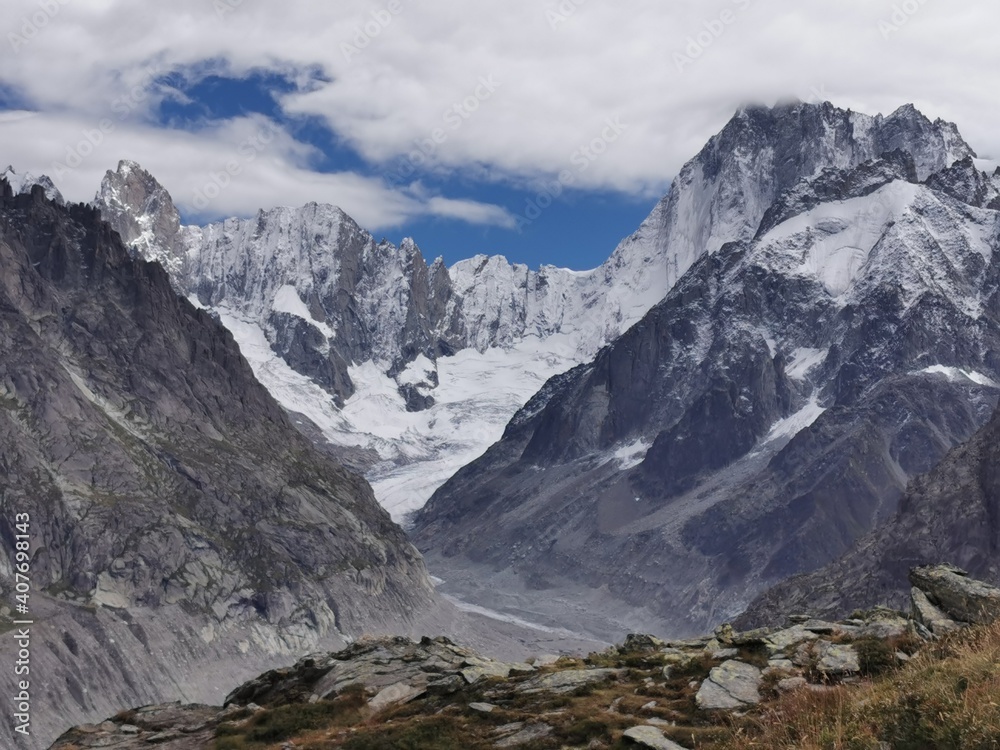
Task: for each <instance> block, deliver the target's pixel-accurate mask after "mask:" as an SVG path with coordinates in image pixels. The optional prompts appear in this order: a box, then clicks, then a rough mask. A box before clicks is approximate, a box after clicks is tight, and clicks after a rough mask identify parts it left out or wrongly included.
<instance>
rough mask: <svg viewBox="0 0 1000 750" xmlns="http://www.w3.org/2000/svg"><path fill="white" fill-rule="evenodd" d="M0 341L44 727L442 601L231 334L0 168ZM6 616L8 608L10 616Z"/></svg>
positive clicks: (257, 663) (279, 656) (83, 211)
mask: <svg viewBox="0 0 1000 750" xmlns="http://www.w3.org/2000/svg"><path fill="white" fill-rule="evenodd" d="M0 352H2V355H3V356H2V357H0V511H2V516H3V520H2V521H0V536H2V538H3V540H4V544H5V545H6V546H8V547H9V548H10V549H13V548H14V536H15V534H16V533H18V532H17V531H16V529H15V528H14V526H13V523H14V518H15V515H16V514H26V515H27V516H29V517H30V533H29V535H30V537H31V549H30V555H31V560H30V570H31V581H32V586H33V589H32V593H31V603H30V612H31V614H32V616H33V618H34V619H35V621H36V624H35V626H34V627H33V630H32V644H33V661H32V668H33V670H37V672H33V674H38V675H39V677H38V678H37V682H35V681H34V680H33V684H34V690H35V693H34V695H35V697H36V699H37V700H38V702H39V705H45V706H47V710H45V711H39V712H38V713H37V714H36V717H35V719H36V724H35V726H34V737H33V740H34V742H36V743H37V742H40V741H42V739H43V738H45V737H46V733H49V734H48V737H49V738H51V737H52V736H54V730H55V729H56V728H57V727H55V726H54V722H57V721H65V717H80V718H84V717H87V716H93V715H95V714H99V713H103V712H104V711H106V710H107V708H108V707H109V706H110V705H115V704H120V703H121V701H122V700H123V699H124V700H128V701H129V702H134V701H136V699H139V700H149V699H155V698H156V697H157V696H164V697H165V696H171V695H172V696H185V697H194V696H203V697H205V698H209V697H211V696H212V695H213V694H214V691H215V690H217V689H219V687H220V684H221V683H223V682H229V681H230V680H232V678H233V677H235V676H236V675H239V674H244V675H245V674H246V673H248V672H253V671H258V670H259V669H260V667H261V666H262V665H266V664H273V663H275V662H276V661H279V660H283V659H286V658H287V657H288V655H289V654H293V653H301V652H302V651H303V650H304V649H309V648H313V647H316V646H318V645H320V644H323V645H325V646H326V647H337V646H340V645H343V644H344V643H345V642H346V640H347V639H349V638H350V637H352V636H356V635H359V634H361V633H362V632H387V631H392V632H399V631H400V630H404V631H405V630H406V628H407V623H409V622H411V621H412V620H414V619H415V618H418V617H420V616H421V615H422V613H425V612H427V611H430V610H431V609H432V608H433V607H434V606H436V599H435V597H434V593H433V587H432V585H431V582H430V580H429V578H428V576H427V572H426V570H425V568H424V564H423V561H422V560H421V558H420V555H419V553H418V552H417V551H416V550H415V549H414V548H413V546H412V545H410V543H409V542H408V541H407V540H406V537H405V535H404V534H403V532H402V530H401V529H400V528H399V527H398V526H396V525H395V524H393V523H392V521H391V520H390V518H389V516H388V514H386V513H385V511H384V510H383V509H382V508H380V507H379V505H378V504H377V502H376V501H375V499H374V497H373V495H372V492H371V488H370V487H369V486H368V485H367V484H366V482H365V481H364V479H362V478H361V477H359V476H357V475H356V474H353V473H351V472H348V471H346V470H344V469H343V468H342V467H341V466H339V465H337V464H336V463H334V462H333V461H331V460H330V459H329V457H327V456H325V455H323V454H321V453H319V452H318V451H316V449H315V448H314V447H313V445H312V444H311V443H310V441H309V440H307V439H306V438H305V437H303V436H302V435H300V434H299V432H298V431H297V430H296V429H295V428H294V427H293V426H292V424H291V422H290V421H289V419H288V417H287V416H286V415H285V413H284V412H283V411H282V409H281V408H280V407H279V406H278V404H277V403H276V402H275V401H274V399H273V398H271V396H270V395H269V394H268V393H267V391H266V390H265V389H264V388H263V387H262V386H261V385H260V384H259V383H258V382H257V381H256V380H255V379H254V376H253V373H252V371H251V370H250V368H249V367H248V365H247V363H246V360H245V359H244V358H243V357H242V356H241V355H240V352H239V349H238V347H237V346H236V343H235V342H234V340H233V338H232V336H230V335H229V333H228V332H227V331H226V330H225V329H224V328H223V327H222V326H220V325H219V324H218V323H217V322H216V321H215V320H213V319H212V318H211V317H210V316H209V315H207V314H206V313H205V312H203V311H199V310H197V309H196V308H195V307H194V306H192V305H191V304H189V303H188V302H187V301H185V300H182V299H180V298H178V297H177V295H176V294H175V293H174V291H173V290H172V288H171V286H170V283H169V280H168V277H167V274H166V273H165V272H164V270H163V269H162V268H161V267H160V266H159V265H157V264H154V263H148V262H146V261H143V260H141V259H137V258H135V257H133V256H132V255H130V254H129V252H128V251H127V249H126V248H125V246H124V245H123V244H122V243H121V241H120V239H119V236H118V234H117V233H115V232H114V231H112V230H111V228H110V227H109V226H108V225H107V224H106V223H104V222H102V221H101V218H100V215H99V213H98V212H97V211H95V210H94V209H93V208H90V207H86V206H83V205H74V206H68V207H66V206H63V205H60V204H59V203H57V202H54V201H52V200H50V199H49V198H47V197H46V194H45V190H44V186H42V185H35V186H33V187H32V188H31V189H30V191H29V192H27V193H21V194H17V195H15V194H14V192H13V190H12V188H11V186H10V185H9V184H8V183H7V182H6V181H3V180H0ZM12 564H13V561H12V559H11V558H10V557H9V556H6V555H5V556H3V558H2V559H0V576H2V579H3V580H4V581H7V582H11V583H10V584H9V585H10V586H12V585H13V581H14V571H13V568H12ZM10 593H11V592H10V590H9V589H7V590H6V591H4V592H3V600H4V601H5V602H11V601H12V599H11V596H10ZM14 618H15V616H14V615H13V613H12V611H11V610H10V609H9V608H8V607H7V606H5V607H4V608H3V609H2V610H0V630H8V629H10V628H11V627H12V625H11V623H12V620H13V619H14ZM16 648H17V647H16V645H15V644H14V642H13V640H12V639H8V638H5V639H3V643H2V644H0V651H2V652H3V654H5V658H6V656H9V655H10V654H11V653H13V652H15V651H16ZM12 650H13V651H12ZM206 664H207V665H211V667H212V668H211V669H208V670H206V669H205V665H206ZM42 675H44V677H43V676H42ZM15 679H16V678H15V676H14V673H13V670H10V671H9V672H7V673H5V675H4V676H3V677H2V678H0V684H2V686H3V689H5V690H7V691H10V690H12V689H13V685H14V684H15V683H14V681H15ZM10 732H11V727H10V724H9V723H8V724H5V725H4V726H3V728H0V737H2V738H3V739H2V740H0V741H2V742H12V741H13V739H12V738H11V734H10ZM19 746H27V747H34V746H37V744H36V745H30V744H29V745H19Z"/></svg>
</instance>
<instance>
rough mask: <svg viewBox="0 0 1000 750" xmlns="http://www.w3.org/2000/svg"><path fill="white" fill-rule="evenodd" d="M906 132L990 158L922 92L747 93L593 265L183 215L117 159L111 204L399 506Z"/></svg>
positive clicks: (291, 214) (930, 160) (113, 217)
mask: <svg viewBox="0 0 1000 750" xmlns="http://www.w3.org/2000/svg"><path fill="white" fill-rule="evenodd" d="M896 147H899V148H903V149H904V150H905V151H906V152H907V153H910V154H912V155H913V158H914V163H915V169H916V171H917V174H918V176H927V175H930V174H931V173H933V172H937V171H939V170H940V169H941V168H943V167H945V166H948V165H949V164H950V163H951V162H952V161H955V160H957V159H962V158H966V157H969V158H971V157H972V156H973V154H972V152H971V150H970V149H969V148H968V146H967V145H966V144H965V143H964V141H962V139H961V137H960V136H959V135H958V132H957V130H956V129H955V127H954V126H953V125H951V124H949V123H944V122H941V121H937V122H933V123H932V122H930V121H929V120H927V119H926V118H924V117H923V116H922V115H920V113H918V112H916V110H914V109H913V108H912V107H904V108H902V109H900V110H898V111H897V112H895V113H893V114H892V115H890V116H889V117H882V116H877V117H868V116H866V115H860V114H856V113H851V112H846V111H843V110H839V109H836V108H834V107H832V106H831V105H820V106H811V105H809V106H807V105H801V106H791V105H789V106H784V107H780V108H777V109H775V110H769V109H766V108H746V109H743V110H741V111H740V112H739V113H738V114H737V116H736V118H734V120H733V122H731V123H730V124H729V125H728V126H727V127H726V128H725V129H724V130H723V131H722V132H721V133H720V134H719V135H718V136H716V137H714V138H712V139H711V141H710V142H709V143H708V145H707V146H706V147H705V149H703V151H702V152H701V153H700V154H699V155H698V156H696V157H695V158H694V159H693V160H692V161H691V162H690V163H688V164H687V165H686V166H685V167H684V168H683V170H682V171H681V173H680V175H679V176H678V178H677V179H676V181H675V183H674V185H673V187H672V189H671V191H670V193H669V194H668V195H667V196H666V197H665V198H664V199H663V200H662V201H660V203H659V204H658V205H657V206H656V207H655V208H654V210H653V211H652V213H651V214H650V216H649V217H648V218H647V220H646V221H645V222H644V223H643V225H642V226H641V227H640V228H639V229H638V231H637V232H635V233H634V234H633V235H631V236H630V237H628V238H626V239H625V240H624V241H623V242H622V243H621V244H620V245H619V247H618V248H617V249H616V250H615V251H614V252H613V253H612V255H611V256H610V258H609V259H608V261H607V262H606V263H604V264H603V265H602V266H600V267H599V268H596V269H593V270H592V271H586V272H575V271H569V270H566V269H559V268H554V267H551V266H544V267H542V268H541V269H539V270H537V271H536V270H531V269H529V268H528V267H526V266H524V265H518V264H511V263H509V262H508V261H506V260H505V259H504V258H502V257H498V256H493V257H489V256H485V255H478V256H476V257H473V258H470V259H469V260H465V261H461V262H459V263H457V264H455V265H454V266H452V267H450V268H446V267H445V266H444V264H443V263H442V262H441V261H440V260H437V261H435V262H433V263H431V264H428V263H427V262H426V261H425V259H424V257H423V255H422V253H421V252H420V250H419V248H418V247H417V246H416V244H415V243H414V242H413V241H412V240H404V241H403V242H402V243H401V245H400V246H399V247H396V246H395V245H392V244H391V243H388V242H385V241H381V242H377V241H376V240H375V238H373V237H372V236H371V235H370V234H369V233H368V232H366V231H364V230H363V229H361V228H360V227H358V225H357V224H356V223H355V222H354V221H353V220H351V219H350V217H348V216H347V215H346V214H344V213H343V212H342V211H340V210H339V209H337V208H335V207H333V206H326V205H318V204H309V205H307V206H304V207H301V208H294V209H293V208H275V209H271V210H269V211H261V212H260V213H259V214H258V215H257V216H256V217H254V218H252V219H229V220H227V221H224V222H221V223H217V224H212V225H209V226H206V227H181V226H180V224H179V219H178V216H177V211H176V209H175V208H174V206H173V203H172V201H171V200H170V198H169V195H168V194H167V192H166V190H164V189H163V187H162V186H160V185H159V184H158V183H157V182H156V180H155V179H154V178H153V177H152V176H151V175H149V174H148V173H146V172H145V171H144V170H142V169H141V168H140V167H139V166H138V165H136V164H134V163H131V162H122V163H121V164H120V165H119V167H118V170H117V171H116V172H108V174H107V175H106V177H105V179H104V182H103V183H102V186H101V190H100V192H99V193H98V196H97V198H96V200H95V204H96V205H97V206H98V207H99V208H101V210H102V211H103V213H104V215H105V216H106V217H108V219H109V220H110V221H111V223H112V224H113V225H114V226H115V227H116V228H117V229H118V230H119V231H120V232H121V233H122V236H123V238H124V239H125V240H126V241H127V242H128V243H130V244H132V246H133V247H134V248H135V249H136V250H137V251H138V252H139V253H141V254H142V255H143V256H144V257H146V258H149V259H154V260H158V261H160V262H161V263H162V264H163V265H165V266H166V267H167V268H168V269H169V270H170V272H171V275H172V278H173V279H174V284H175V287H176V288H177V289H178V290H179V291H180V292H181V293H182V294H184V295H186V296H188V297H189V298H190V299H191V300H192V301H195V302H196V303H197V304H199V305H201V306H204V307H206V308H208V309H210V310H212V311H214V312H215V313H217V314H218V315H219V316H220V317H221V318H222V320H223V321H224V322H225V323H226V325H227V326H228V327H229V328H230V330H231V331H232V332H233V333H234V335H235V336H236V338H237V340H238V341H239V343H240V346H241V349H242V350H243V352H244V355H245V356H247V358H248V359H249V360H250V361H251V363H252V364H253V366H254V370H255V372H256V374H257V376H258V378H259V379H260V380H261V381H262V382H263V383H264V384H265V385H266V386H267V387H268V388H269V389H270V390H271V392H272V393H273V394H274V395H275V396H276V398H277V399H278V400H279V401H280V402H281V403H282V404H283V405H284V406H285V407H286V408H288V409H289V410H291V411H293V412H297V413H300V414H303V415H305V416H306V417H308V420H309V421H312V422H314V423H315V424H316V425H318V426H319V428H320V429H321V431H322V432H323V434H324V435H325V436H326V438H327V439H328V440H330V441H331V442H334V443H336V444H338V445H342V446H358V447H362V448H367V449H371V451H373V452H374V454H376V455H377V457H378V458H377V460H376V461H375V463H374V465H371V466H370V467H369V468H368V476H369V479H370V480H371V481H372V482H373V484H374V486H375V489H376V493H377V495H378V497H379V499H380V500H381V501H382V502H383V503H384V504H385V505H386V507H388V508H389V509H390V510H391V511H392V512H393V514H394V516H395V517H396V518H401V517H402V516H403V514H405V513H406V512H407V511H410V510H413V509H415V508H419V507H420V506H421V505H422V504H423V503H424V502H425V501H426V499H427V498H428V497H429V496H430V493H431V492H432V491H433V490H434V489H435V488H436V487H437V486H438V485H439V484H440V483H441V482H443V481H444V480H445V479H446V478H447V477H448V476H450V475H451V474H452V473H454V471H455V470H457V469H458V468H459V467H460V466H462V465H464V464H465V463H467V462H468V461H469V460H471V459H472V458H475V457H476V456H478V455H480V454H481V453H482V452H483V450H485V449H486V447H487V446H489V445H490V444H491V443H493V442H494V441H496V440H497V439H498V438H499V437H500V435H501V434H502V432H503V429H504V426H505V425H506V423H507V421H508V420H509V419H510V417H511V416H512V415H513V414H514V413H515V412H516V411H517V410H518V409H519V408H520V407H521V406H523V405H524V404H525V403H526V402H527V400H528V399H529V398H530V397H531V396H532V395H533V394H534V393H535V392H536V391H537V390H538V389H539V387H540V386H541V385H542V384H543V383H544V382H545V381H546V380H547V379H548V378H550V377H551V376H553V375H556V374H559V373H561V372H565V371H566V370H568V369H570V368H571V367H573V366H575V365H577V364H580V363H582V362H586V361H589V360H590V359H591V358H592V357H593V356H594V355H595V354H596V353H597V352H598V351H599V350H600V348H601V347H603V346H605V345H606V344H608V343H610V342H611V341H614V340H615V339H616V338H617V337H618V336H619V335H621V333H623V332H624V331H625V330H627V329H628V328H629V327H630V326H631V325H633V324H634V323H635V322H637V321H638V320H640V319H641V318H642V316H643V315H645V314H646V312H647V311H648V310H649V309H650V308H651V307H652V306H653V305H655V304H656V303H657V302H659V301H660V300H661V299H663V297H664V296H665V295H666V293H667V291H668V290H669V289H670V288H671V287H672V286H673V285H674V284H675V283H676V281H677V280H678V279H679V278H680V277H681V276H682V275H683V274H684V273H685V272H686V271H687V270H688V268H690V266H691V265H692V264H693V263H694V262H695V261H696V260H697V259H698V258H699V257H701V256H702V255H704V254H706V253H714V252H717V251H718V250H719V249H720V248H721V247H722V246H723V245H724V244H725V243H726V242H731V241H735V240H746V239H749V238H750V237H752V235H753V233H754V232H755V231H756V229H757V227H758V226H759V224H760V221H761V219H762V217H763V215H764V213H765V212H766V211H767V209H768V208H769V207H770V206H771V205H772V204H773V203H774V200H775V199H776V198H777V197H778V196H779V195H780V194H781V193H782V192H783V191H785V190H787V189H789V188H791V187H793V186H794V185H795V184H797V183H798V182H799V181H800V180H801V179H803V178H806V177H812V176H814V175H815V174H816V173H818V172H820V171H821V170H823V169H825V168H849V167H852V166H856V165H858V164H860V163H862V162H863V161H865V160H868V159H871V158H872V157H873V156H876V155H878V154H880V153H882V152H883V151H885V150H891V149H893V148H896Z"/></svg>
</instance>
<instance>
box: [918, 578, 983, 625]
mask: <svg viewBox="0 0 1000 750" xmlns="http://www.w3.org/2000/svg"><path fill="white" fill-rule="evenodd" d="M910 582H911V583H912V584H913V585H914V586H916V587H917V588H919V589H920V590H921V591H923V592H924V593H925V594H926V595H927V598H928V599H929V600H930V602H931V603H932V604H934V605H935V606H937V607H938V608H940V609H941V610H943V611H944V612H945V613H946V614H947V615H948V616H950V617H951V618H952V619H955V620H958V621H960V622H968V623H972V624H976V625H983V624H986V623H990V622H993V621H994V620H997V619H1000V589H998V588H997V587H995V586H991V585H990V584H988V583H984V582H983V581H977V580H975V579H973V578H969V576H968V574H967V573H966V572H965V571H964V570H961V569H960V568H956V567H954V566H951V565H936V566H931V567H925V568H914V569H913V570H912V571H910Z"/></svg>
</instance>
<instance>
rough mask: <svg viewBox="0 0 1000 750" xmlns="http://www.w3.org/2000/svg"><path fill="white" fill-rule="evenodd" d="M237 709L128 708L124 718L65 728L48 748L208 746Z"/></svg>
mask: <svg viewBox="0 0 1000 750" xmlns="http://www.w3.org/2000/svg"><path fill="white" fill-rule="evenodd" d="M238 710H239V709H235V708H234V709H221V708H219V707H218V706H202V705H189V706H182V705H180V704H179V703H169V704H164V705H161V706H145V707H143V708H140V709H137V710H136V711H133V712H131V715H130V716H129V718H128V721H126V722H116V721H110V720H109V721H105V722H103V723H101V724H85V725H83V726H79V727H75V728H74V729H71V730H70V731H68V732H66V733H65V734H64V735H62V736H61V737H60V738H59V739H57V740H56V741H55V743H54V744H53V745H52V747H51V748H50V750H81V749H82V748H87V749H88V750H89V748H105V747H113V748H115V750H150V748H158V750H211V749H212V748H214V747H215V728H216V727H217V726H218V725H219V724H220V723H222V722H223V721H225V720H226V719H228V718H229V717H230V716H231V715H232V714H234V713H236V712H237V711H238Z"/></svg>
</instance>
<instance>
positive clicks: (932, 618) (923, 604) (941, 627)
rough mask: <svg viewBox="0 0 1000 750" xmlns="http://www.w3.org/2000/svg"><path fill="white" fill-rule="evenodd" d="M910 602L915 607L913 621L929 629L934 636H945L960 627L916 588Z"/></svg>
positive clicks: (911, 594)
mask: <svg viewBox="0 0 1000 750" xmlns="http://www.w3.org/2000/svg"><path fill="white" fill-rule="evenodd" d="M910 601H911V603H912V605H913V619H914V620H916V621H917V622H918V623H920V624H921V625H923V626H924V627H925V628H927V629H928V630H929V631H930V632H931V633H932V634H933V635H944V634H945V633H947V632H950V631H952V630H955V629H956V628H958V627H959V624H958V623H957V622H955V621H954V620H953V619H951V618H950V617H948V615H946V614H945V613H944V612H942V611H941V610H940V609H938V608H937V607H935V606H934V605H933V604H931V601H930V599H928V598H927V594H925V593H924V592H923V591H921V590H920V589H918V588H917V587H916V586H914V587H913V590H912V591H911V593H910Z"/></svg>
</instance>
